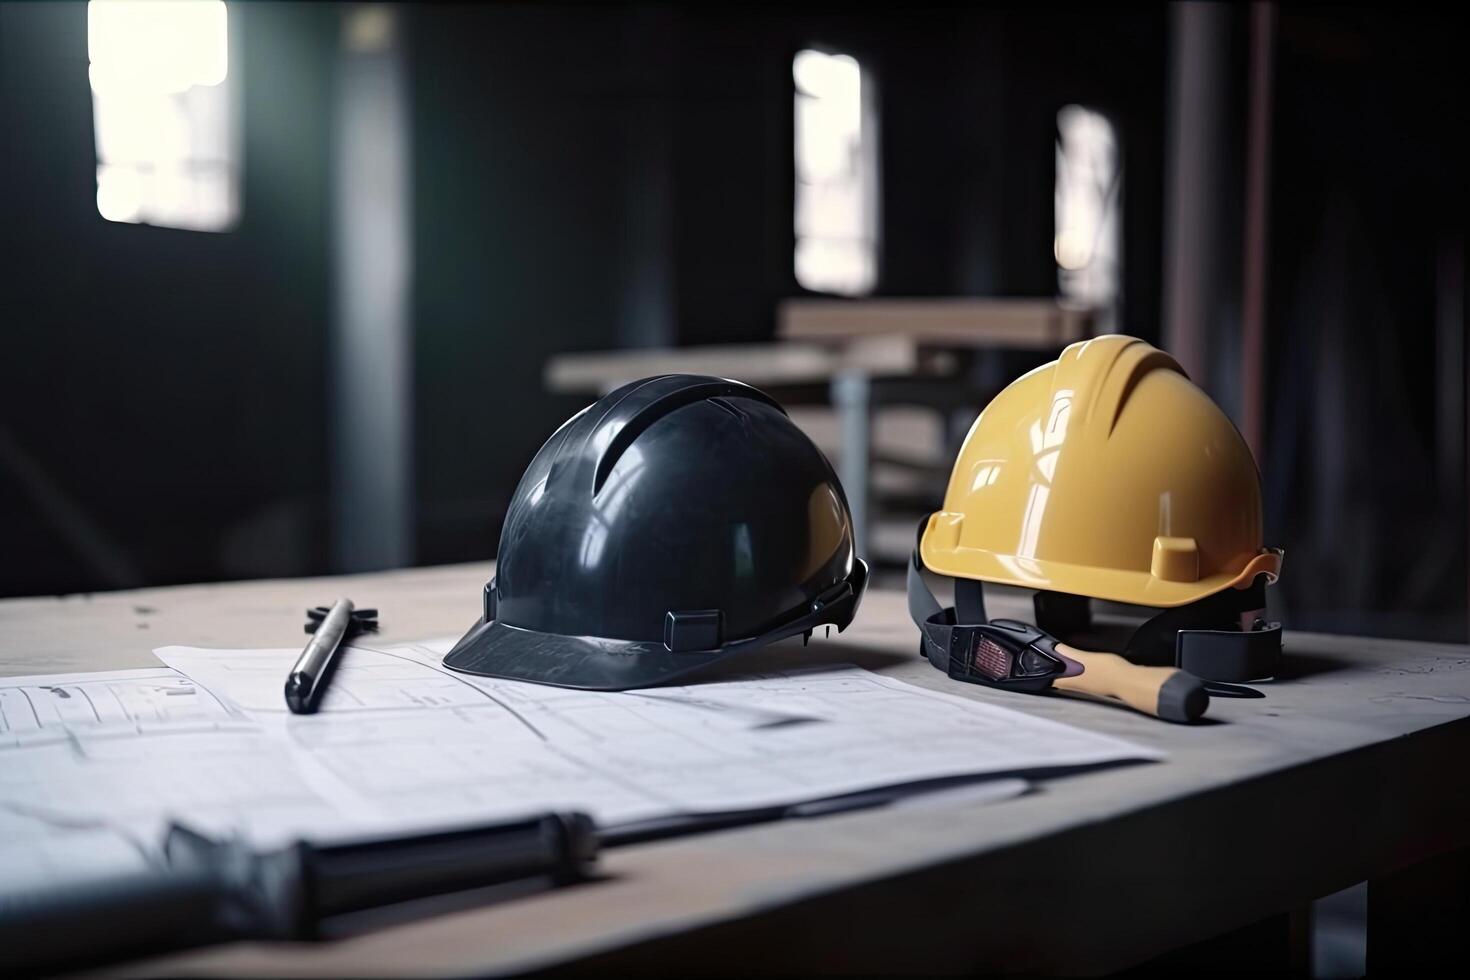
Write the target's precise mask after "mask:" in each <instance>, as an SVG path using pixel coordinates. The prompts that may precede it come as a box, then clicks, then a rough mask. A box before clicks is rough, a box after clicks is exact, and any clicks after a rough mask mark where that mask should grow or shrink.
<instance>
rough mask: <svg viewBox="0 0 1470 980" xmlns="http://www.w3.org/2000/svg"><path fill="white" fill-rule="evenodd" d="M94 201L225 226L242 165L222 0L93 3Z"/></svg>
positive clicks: (171, 223) (163, 218) (118, 213)
mask: <svg viewBox="0 0 1470 980" xmlns="http://www.w3.org/2000/svg"><path fill="white" fill-rule="evenodd" d="M87 55H88V58H89V59H90V61H91V68H90V70H89V75H90V78H91V83H92V120H93V126H94V128H95V131H96V141H97V211H98V213H100V214H101V215H102V217H104V218H106V219H107V220H108V221H126V222H132V223H135V224H149V225H162V226H165V227H169V228H189V229H193V230H196V231H223V230H225V229H227V228H229V227H230V226H232V225H233V224H234V223H235V222H236V220H237V219H238V218H239V212H240V202H239V167H238V165H237V163H236V138H235V131H234V119H233V112H232V110H233V102H232V95H233V93H232V92H231V78H230V64H229V15H228V13H227V12H226V10H225V5H224V3H223V2H221V0H91V2H90V3H88V4H87Z"/></svg>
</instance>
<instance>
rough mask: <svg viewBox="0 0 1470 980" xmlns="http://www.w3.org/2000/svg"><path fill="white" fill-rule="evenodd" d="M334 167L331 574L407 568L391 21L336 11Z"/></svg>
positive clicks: (399, 53)
mask: <svg viewBox="0 0 1470 980" xmlns="http://www.w3.org/2000/svg"><path fill="white" fill-rule="evenodd" d="M342 27H343V34H342V50H341V55H340V60H339V62H338V66H337V67H338V75H337V90H336V96H335V113H334V115H335V132H334V134H333V135H334V140H333V154H334V156H333V160H332V178H333V179H332V190H333V193H332V251H333V270H332V299H333V302H332V308H333V322H332V333H331V342H330V355H329V358H330V378H331V404H330V410H329V415H328V418H329V423H328V425H329V427H328V440H329V444H330V453H329V458H330V460H331V474H330V504H329V506H330V526H331V558H332V565H333V567H334V568H335V569H336V570H338V571H354V572H355V571H368V570H371V569H381V568H393V567H396V566H400V565H406V564H408V563H410V562H412V560H413V414H412V407H413V401H412V399H413V373H412V372H413V348H412V337H411V322H410V305H409V304H410V281H409V279H410V271H411V265H412V220H411V211H410V206H411V191H412V187H411V183H410V170H409V165H410V145H409V138H410V127H409V116H408V113H409V109H408V104H407V102H408V96H407V90H406V79H405V70H404V63H403V61H404V57H403V49H402V45H401V38H400V20H399V17H398V12H397V10H396V9H395V8H393V7H391V6H377V5H372V6H370V5H366V4H363V5H354V6H351V7H346V8H344V9H343V14H342Z"/></svg>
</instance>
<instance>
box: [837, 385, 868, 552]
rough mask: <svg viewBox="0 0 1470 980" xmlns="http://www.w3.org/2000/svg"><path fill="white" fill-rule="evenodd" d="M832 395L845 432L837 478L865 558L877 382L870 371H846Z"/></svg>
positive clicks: (854, 534) (858, 546)
mask: <svg viewBox="0 0 1470 980" xmlns="http://www.w3.org/2000/svg"><path fill="white" fill-rule="evenodd" d="M831 392H832V404H833V406H834V407H835V408H836V409H837V418H838V422H839V425H840V428H841V432H842V456H841V458H840V459H839V460H838V465H837V475H838V476H839V477H840V478H841V480H842V487H843V489H844V490H845V491H846V492H847V505H848V507H849V508H851V510H852V531H853V541H854V546H855V548H856V550H857V553H858V555H859V556H865V555H866V554H867V548H868V531H869V525H868V521H869V518H870V516H871V515H870V511H869V507H868V505H869V501H870V500H871V492H872V473H871V468H872V434H873V411H872V406H873V379H872V378H871V377H870V376H869V375H868V373H867V372H866V371H844V372H842V373H841V374H838V375H837V376H835V377H834V378H833V379H832V387H831Z"/></svg>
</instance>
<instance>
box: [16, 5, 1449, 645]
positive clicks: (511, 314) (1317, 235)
mask: <svg viewBox="0 0 1470 980" xmlns="http://www.w3.org/2000/svg"><path fill="white" fill-rule="evenodd" d="M230 9H231V18H232V20H231V25H232V44H233V46H234V52H233V57H234V60H235V63H236V64H238V65H239V66H240V68H241V78H242V80H243V83H242V84H243V88H242V91H243V99H244V101H243V132H244V138H245V144H244V200H243V211H242V213H243V221H242V223H241V225H240V226H239V228H238V229H236V230H235V231H233V232H230V233H227V234H219V235H215V234H199V233H191V232H183V231H175V230H168V229H156V228H148V227H139V226H131V225H119V224H111V223H108V222H106V221H104V220H102V219H101V218H100V217H99V216H98V215H97V213H96V207H95V203H94V196H95V184H94V182H93V167H94V162H95V161H94V157H93V148H92V122H91V102H90V93H89V90H88V85H87V74H86V68H87V56H86V11H85V5H84V4H82V3H42V4H17V3H0V344H3V347H0V594H27V593H44V592H59V591H69V590H76V589H94V588H107V587H115V586H119V585H127V584H138V583H167V582H182V581H197V580H209V579H227V578H233V577H241V576H257V575H290V574H306V573H312V572H321V571H326V570H328V569H327V562H328V559H327V555H328V549H327V547H326V535H327V526H328V525H327V521H326V508H327V506H328V504H327V479H326V473H325V469H324V465H323V462H322V449H323V446H324V441H325V439H326V394H325V392H324V391H323V388H322V386H323V384H324V367H323V363H324V357H325V351H326V344H327V329H328V328H327V324H328V323H329V322H330V316H331V312H332V308H331V298H330V293H329V285H330V268H331V258H332V252H331V248H332V243H331V241H330V238H329V225H330V223H329V220H328V218H329V214H328V208H329V202H330V194H329V191H330V187H331V183H330V181H331V168H332V148H331V145H330V133H331V131H332V126H331V124H332V121H333V111H334V104H333V97H334V96H333V83H334V77H335V74H334V73H335V70H336V63H337V58H338V47H339V32H340V22H341V18H342V11H343V9H344V8H339V7H336V6H332V5H324V4H314V3H300V4H273V3H251V4H242V3H236V4H233V5H232V6H231V8H230ZM401 14H402V27H403V37H404V45H405V49H404V50H405V55H406V61H407V65H408V70H409V76H410V92H411V98H410V107H411V113H410V115H411V126H412V131H413V144H412V159H413V200H412V213H413V216H414V217H413V240H412V244H413V249H414V257H413V306H412V319H413V345H414V351H415V364H414V387H415V392H416V393H415V404H414V406H413V417H414V444H415V453H416V472H415V485H416V486H415V491H416V496H417V501H418V505H417V506H418V511H417V522H416V523H417V528H416V530H417V549H418V550H417V559H418V560H419V561H420V562H424V563H431V562H440V561H453V560H469V559H481V558H486V557H489V556H491V555H493V553H494V550H495V546H496V537H497V534H498V528H499V522H500V517H501V514H502V512H503V508H504V505H505V502H506V500H507V499H508V497H509V495H510V493H511V491H512V489H513V488H514V484H515V482H516V479H517V478H518V477H519V475H520V473H521V471H522V469H523V468H524V466H525V464H526V463H527V461H528V460H529V459H530V457H531V455H532V454H533V453H534V451H535V449H536V448H537V447H538V446H539V445H540V443H541V441H542V440H543V439H544V438H545V437H546V435H547V434H549V433H550V431H551V430H552V429H553V428H554V427H555V426H556V425H557V424H558V423H559V422H560V421H561V420H562V419H564V418H565V417H566V416H567V415H568V414H570V413H571V412H572V411H574V410H575V409H576V408H578V407H580V400H579V399H575V398H565V397H557V396H551V395H548V394H547V393H546V392H545V390H544V387H543V384H542V381H541V370H542V366H543V364H544V362H545V360H546V358H547V357H548V356H549V355H551V354H552V353H555V352H558V351H565V350H577V349H598V348H606V347H613V346H626V345H650V344H669V343H675V344H694V343H715V342H741V341H759V340H765V339H768V338H769V337H770V336H771V335H772V332H773V330H774V326H775V305H776V302H777V301H778V300H779V299H780V298H782V297H785V296H791V295H796V294H798V293H800V289H799V287H798V286H797V285H796V283H795V280H794V278H793V275H792V266H791V258H792V245H793V236H792V223H791V215H792V206H793V196H792V195H793V192H792V81H791V58H792V56H793V55H794V54H795V52H796V51H797V50H799V49H800V48H802V47H805V46H809V45H818V46H829V47H832V48H834V49H838V50H842V51H846V52H849V53H851V54H853V55H855V56H857V57H858V58H859V59H860V60H861V62H862V64H863V66H864V68H865V70H866V71H868V72H869V73H870V77H871V79H872V81H873V83H874V85H875V86H876V90H877V93H878V101H879V110H880V124H881V143H880V158H881V170H882V212H883V241H882V252H881V256H880V266H881V273H880V283H879V290H878V291H879V293H880V294H888V295H945V294H983V295H1050V294H1052V293H1053V292H1054V291H1055V287H1056V283H1055V266H1054V263H1053V258H1052V254H1051V235H1052V193H1053V180H1054V140H1055V119H1056V112H1057V109H1058V108H1060V107H1061V106H1063V105H1065V104H1067V103H1070V102H1078V103H1082V104H1085V105H1088V106H1092V107H1095V108H1099V109H1101V110H1103V111H1104V112H1106V113H1107V114H1108V115H1109V116H1110V117H1111V118H1112V120H1113V121H1114V123H1115V124H1116V125H1117V127H1118V130H1119V133H1120V137H1121V140H1122V148H1123V159H1124V168H1125V171H1124V181H1125V191H1124V194H1125V205H1124V207H1125V210H1124V252H1125V281H1124V310H1123V316H1122V321H1121V322H1122V323H1123V324H1124V325H1125V328H1126V329H1127V330H1129V331H1130V332H1133V333H1136V334H1138V335H1141V336H1143V337H1145V338H1147V339H1150V340H1154V341H1158V340H1159V339H1160V338H1161V336H1162V331H1161V323H1160V316H1161V313H1160V311H1161V302H1160V297H1161V294H1162V289H1163V278H1162V274H1161V269H1162V265H1163V259H1164V237H1163V228H1164V225H1165V220H1164V219H1165V213H1164V200H1165V197H1164V184H1165V166H1166V165H1165V147H1166V145H1167V133H1166V130H1165V127H1166V125H1167V119H1168V114H1167V109H1168V104H1169V93H1168V90H1167V89H1168V84H1169V57H1170V53H1169V44H1170V18H1169V12H1168V10H1167V9H1165V8H1126V9H1107V10H1103V9H1094V8H1093V7H1083V8H1024V9H1011V10H1005V9H1002V10H990V9H978V8H974V7H971V6H937V7H932V8H918V7H910V6H898V5H895V6H893V7H892V8H883V7H873V6H869V7H863V8H860V9H858V10H856V11H853V10H842V9H837V8H833V7H831V6H829V5H821V6H817V5H796V6H792V5H785V6H775V5H770V6H766V5H761V6H754V7H742V6H732V5H687V6H677V5H616V6H614V5H608V6H594V5H577V6H560V5H550V4H510V5H478V6H470V5H466V6H437V5H415V6H406V7H404V8H403V9H402V10H401ZM1237 14H1238V15H1237V16H1236V17H1235V21H1236V24H1235V27H1236V30H1235V33H1234V34H1233V35H1232V37H1231V38H1230V39H1229V41H1228V43H1229V45H1230V50H1229V55H1228V57H1229V59H1230V64H1231V65H1232V69H1231V70H1232V79H1234V80H1236V81H1233V82H1232V87H1231V88H1230V89H1229V90H1228V91H1227V92H1226V93H1225V98H1224V100H1223V101H1222V104H1221V105H1220V107H1219V111H1220V113H1221V114H1222V116H1223V118H1224V120H1225V123H1224V125H1225V128H1226V130H1227V132H1228V133H1229V139H1228V140H1227V147H1226V149H1227V155H1228V157H1229V159H1228V160H1227V161H1225V163H1224V164H1222V173H1223V174H1224V175H1225V176H1224V179H1223V180H1222V183H1221V186H1220V187H1219V188H1217V189H1216V193H1218V194H1220V195H1222V199H1223V200H1224V202H1225V204H1226V207H1225V209H1224V212H1225V213H1226V214H1227V215H1228V216H1229V217H1231V218H1232V219H1233V218H1236V217H1238V211H1239V206H1240V200H1241V193H1240V180H1241V173H1242V165H1241V161H1242V159H1243V129H1244V127H1243V122H1242V112H1243V110H1242V106H1243V79H1244V77H1245V72H1244V43H1243V37H1244V27H1243V24H1244V18H1243V12H1237ZM1456 37H1458V35H1457V33H1456V32H1455V31H1454V30H1453V29H1451V25H1450V23H1449V21H1447V20H1446V19H1444V18H1443V17H1440V16H1439V15H1435V14H1432V13H1429V12H1422V13H1414V14H1404V13H1402V12H1401V11H1394V12H1391V13H1390V12H1374V11H1366V10H1347V11H1343V10H1336V9H1331V8H1320V7H1314V8H1311V9H1310V10H1295V9H1288V10H1285V11H1283V12H1282V14H1281V18H1280V24H1279V32H1278V38H1277V44H1276V49H1275V50H1276V57H1277V66H1278V79H1277V102H1276V121H1275V126H1274V129H1273V132H1274V136H1275V149H1274V153H1273V168H1274V169H1273V174H1274V179H1273V193H1274V197H1273V210H1272V215H1271V219H1272V237H1271V258H1270V265H1269V268H1270V274H1271V279H1270V310H1269V312H1270V319H1269V321H1268V322H1269V330H1270V335H1269V342H1268V349H1267V354H1268V370H1269V373H1270V380H1271V384H1270V386H1269V406H1268V407H1269V417H1268V431H1267V451H1266V454H1265V455H1264V457H1263V459H1262V466H1263V470H1264V471H1265V473H1266V483H1267V491H1268V497H1269V524H1270V532H1271V538H1272V541H1273V543H1281V544H1284V545H1285V546H1286V547H1287V549H1288V560H1287V566H1286V567H1287V575H1286V576H1285V578H1284V579H1283V581H1282V585H1281V591H1280V595H1281V596H1282V598H1283V599H1284V600H1285V601H1284V605H1285V607H1286V608H1287V609H1289V611H1290V613H1291V616H1292V622H1294V623H1298V624H1308V625H1314V626H1321V627H1324V628H1343V629H1354V630H1364V631H1384V632H1393V633H1412V634H1415V635H1433V636H1443V637H1458V638H1462V639H1463V638H1464V636H1465V595H1466V583H1465V542H1466V531H1465V510H1466V508H1465V493H1464V417H1465V412H1464V396H1463V390H1464V384H1463V382H1464V377H1465V374H1464V359H1463V358H1464V355H1463V349H1464V348H1463V330H1464V320H1463V307H1461V308H1460V312H1459V314H1458V320H1456V319H1455V317H1454V315H1452V314H1451V313H1447V312H1446V310H1447V309H1448V307H1447V306H1446V303H1447V302H1449V299H1447V297H1452V295H1453V292H1454V291H1453V289H1451V288H1448V287H1446V285H1445V284H1446V282H1447V281H1449V282H1452V281H1453V280H1454V275H1455V274H1456V270H1458V275H1459V277H1460V278H1459V282H1460V284H1461V285H1460V290H1461V293H1460V295H1461V296H1463V269H1464V252H1463V241H1464V229H1465V216H1466V215H1465V210H1466V209H1465V199H1464V187H1463V180H1462V179H1461V173H1462V170H1463V167H1462V164H1463V161H1464V159H1465V154H1464V136H1463V132H1462V128H1461V127H1460V126H1459V125H1458V117H1459V115H1461V114H1462V113H1460V111H1459V109H1458V106H1457V104H1456V103H1457V93H1458V89H1459V88H1460V85H1459V80H1458V78H1457V65H1458V64H1459V60H1458V57H1459V56H1458V53H1457V52H1456V51H1455V50H1454V48H1455V38H1456ZM1237 82H1238V84H1237ZM1221 234H1222V236H1223V237H1224V238H1225V239H1226V240H1228V241H1232V242H1233V244H1232V245H1231V248H1234V249H1236V250H1238V248H1239V245H1238V238H1237V239H1231V238H1230V236H1231V235H1237V236H1238V230H1235V231H1232V230H1231V229H1228V228H1222V229H1221ZM1457 242H1458V243H1459V244H1458V246H1457V245H1456V243H1457ZM1456 248H1458V251H1456ZM1227 254H1238V252H1237V253H1229V250H1228V249H1227ZM1457 256H1458V257H1457ZM1237 261H1238V260H1237V259H1235V258H1231V259H1230V260H1229V262H1230V263H1232V264H1233V263H1235V262H1237ZM1237 272H1238V270H1237V269H1235V268H1233V265H1232V268H1230V269H1227V270H1224V273H1225V274H1228V275H1230V276H1234V275H1236V274H1237ZM1456 328H1458V330H1459V331H1460V337H1461V344H1460V347H1459V355H1458V357H1459V360H1458V362H1454V363H1450V364H1449V369H1448V370H1446V369H1445V368H1444V364H1445V356H1446V355H1445V350H1446V344H1447V343H1449V342H1450V341H1449V340H1447V337H1451V338H1452V335H1453V333H1454V330H1455V329H1456ZM1212 346H1213V348H1215V349H1217V350H1218V351H1219V355H1220V361H1219V370H1218V371H1216V372H1212V375H1211V377H1210V378H1207V379H1202V380H1204V381H1205V382H1206V383H1207V384H1209V385H1211V386H1212V390H1213V391H1214V393H1215V394H1216V395H1217V397H1219V398H1221V400H1222V403H1224V404H1226V405H1227V406H1231V407H1233V401H1232V399H1233V398H1234V396H1235V394H1236V393H1235V392H1233V391H1231V390H1229V384H1228V379H1229V378H1231V377H1232V376H1233V371H1232V367H1231V361H1230V358H1231V357H1232V356H1233V352H1234V351H1235V350H1236V349H1237V348H1236V345H1235V342H1234V338H1233V336H1229V335H1221V336H1219V337H1216V338H1215V343H1214V344H1213V345H1212ZM1024 366H1026V363H1025V359H1019V360H1013V362H1012V363H1011V364H1010V365H1009V367H1010V368H1011V369H1017V370H1018V369H1020V368H1022V367H1024ZM1430 375H1432V376H1433V377H1432V378H1430V377H1429V376H1430ZM1222 378H1223V379H1226V381H1225V383H1220V381H1219V379H1222ZM1457 381H1458V392H1459V394H1458V399H1459V400H1458V401H1455V398H1456V395H1455V391H1454V389H1455V388H1456V382H1457ZM1456 406H1458V409H1456ZM1456 410H1458V412H1459V414H1458V416H1456V415H1455V411H1456ZM1456 419H1458V426H1456V424H1455V420H1456ZM1456 445H1458V447H1459V454H1458V456H1456V455H1455V453H1454V452H1453V450H1454V448H1455V446H1456Z"/></svg>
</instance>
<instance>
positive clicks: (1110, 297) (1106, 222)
mask: <svg viewBox="0 0 1470 980" xmlns="http://www.w3.org/2000/svg"><path fill="white" fill-rule="evenodd" d="M1122 201H1123V167H1122V164H1121V162H1120V160H1119V152H1118V137H1117V133H1116V132H1114V130H1113V124H1112V123H1110V122H1109V121H1108V119H1107V117H1106V116H1104V115H1103V114H1102V113H1100V112H1094V111H1093V110H1091V109H1084V108H1083V107H1082V106H1077V105H1069V106H1066V107H1064V108H1063V109H1062V110H1061V111H1060V112H1058V113H1057V183H1056V198H1055V210H1056V238H1055V241H1054V243H1053V251H1054V252H1055V253H1056V260H1057V286H1058V287H1059V288H1060V290H1061V294H1062V296H1063V297H1064V298H1066V299H1069V300H1073V301H1074V302H1077V303H1080V304H1083V305H1086V306H1089V307H1092V308H1093V309H1095V310H1096V311H1097V316H1098V328H1099V329H1100V330H1101V331H1103V332H1106V331H1110V330H1112V329H1114V328H1115V327H1116V325H1117V323H1116V321H1117V315H1118V300H1119V298H1120V297H1121V294H1122V275H1123V249H1122V222H1123V207H1122Z"/></svg>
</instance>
